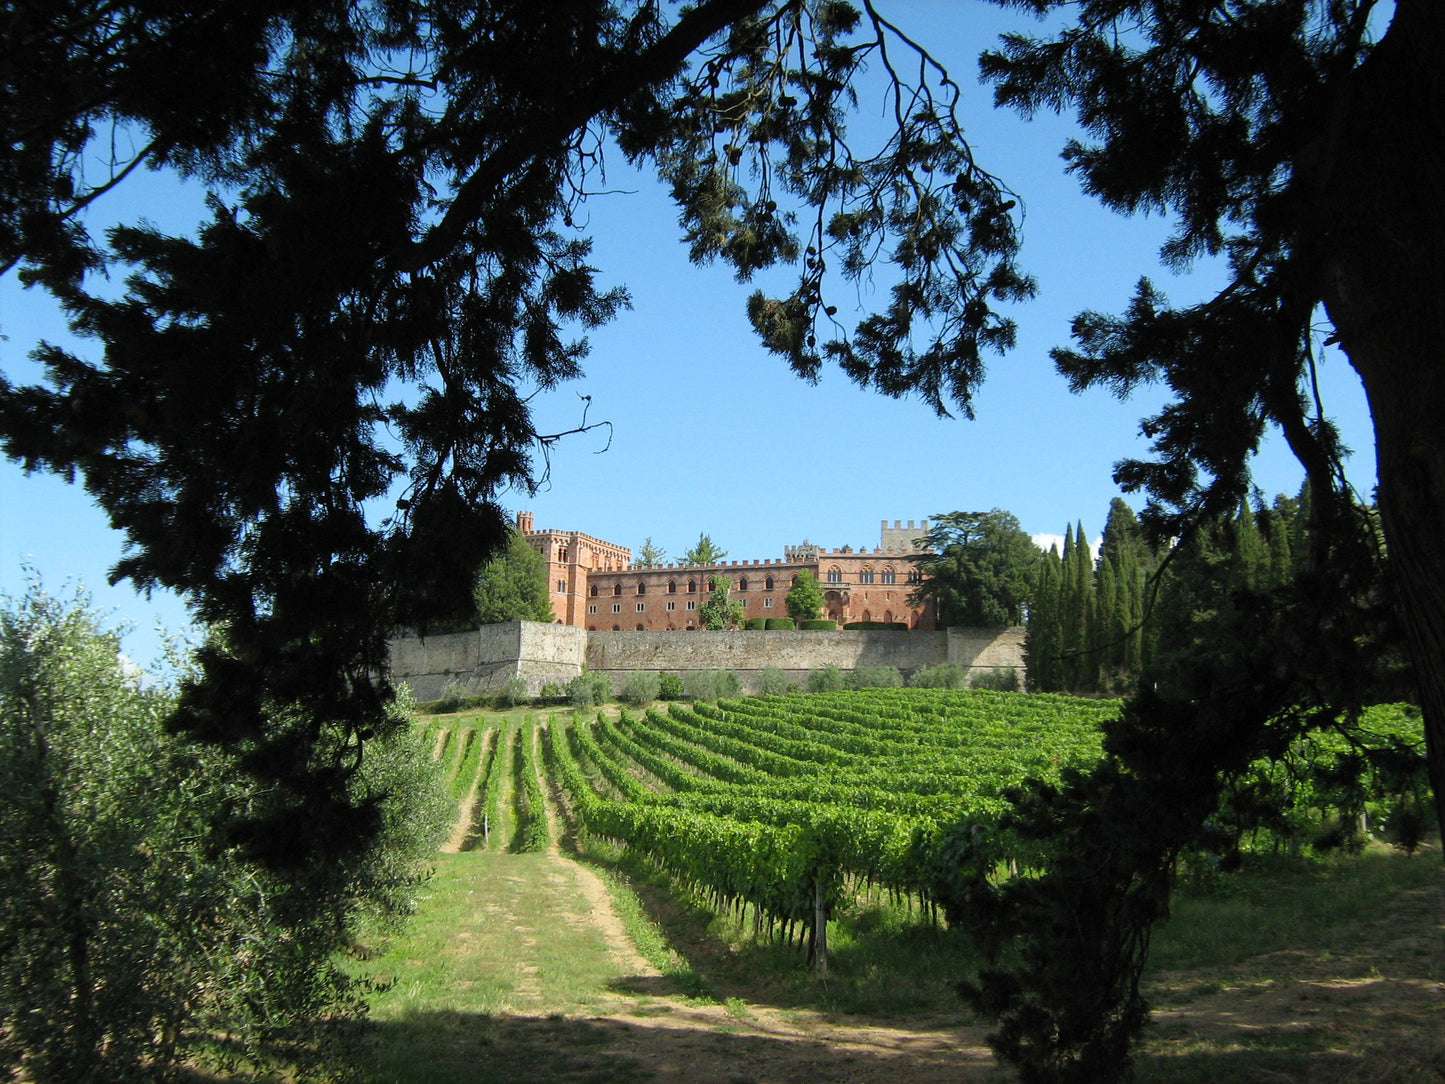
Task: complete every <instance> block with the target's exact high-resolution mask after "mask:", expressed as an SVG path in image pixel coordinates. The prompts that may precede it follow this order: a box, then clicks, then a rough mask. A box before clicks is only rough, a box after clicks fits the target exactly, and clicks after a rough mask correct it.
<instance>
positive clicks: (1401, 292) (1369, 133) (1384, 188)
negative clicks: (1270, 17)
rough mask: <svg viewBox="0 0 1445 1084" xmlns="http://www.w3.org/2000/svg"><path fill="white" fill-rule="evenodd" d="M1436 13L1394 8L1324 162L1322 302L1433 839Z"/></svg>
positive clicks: (1439, 725)
mask: <svg viewBox="0 0 1445 1084" xmlns="http://www.w3.org/2000/svg"><path fill="white" fill-rule="evenodd" d="M1442 57H1445V4H1442V3H1441V2H1440V0H1398V2H1397V5H1396V10H1395V15H1394V18H1393V20H1392V23H1391V25H1390V28H1389V30H1388V31H1387V33H1386V34H1385V37H1384V38H1383V39H1382V40H1381V42H1380V43H1379V45H1378V46H1377V47H1376V49H1375V51H1374V53H1373V54H1372V55H1371V56H1370V58H1369V59H1368V60H1367V61H1366V62H1365V63H1364V64H1363V65H1362V66H1361V67H1360V68H1359V69H1358V71H1357V72H1356V73H1355V76H1354V78H1353V81H1352V84H1353V85H1352V86H1351V88H1350V95H1349V98H1348V99H1347V101H1346V103H1345V106H1344V109H1345V118H1346V119H1345V121H1344V124H1343V126H1342V128H1341V129H1339V130H1338V132H1337V139H1338V142H1337V143H1336V147H1335V153H1334V154H1332V155H1331V156H1330V157H1329V158H1327V159H1326V161H1327V162H1330V165H1328V166H1326V170H1327V173H1326V175H1325V176H1324V177H1322V178H1321V181H1322V191H1323V193H1324V205H1323V208H1322V209H1323V212H1324V213H1323V215H1322V216H1321V218H1322V221H1321V222H1320V223H1319V227H1320V228H1321V230H1322V231H1323V233H1322V238H1321V240H1322V246H1323V249H1324V253H1325V257H1326V258H1325V273H1326V281H1325V283H1324V296H1325V301H1326V305H1327V307H1328V310H1329V314H1330V318H1331V320H1332V322H1333V323H1334V325H1335V329H1336V331H1337V334H1338V336H1339V341H1340V344H1341V346H1342V347H1343V348H1344V350H1345V352H1346V353H1347V354H1348V355H1349V358H1350V361H1351V363H1352V364H1353V365H1354V367H1355V369H1356V370H1357V371H1358V372H1359V374H1360V377H1361V378H1362V380H1363V382H1364V386H1365V391H1366V394H1367V395H1368V396H1369V402H1370V413H1371V415H1372V417H1373V420H1374V426H1375V439H1376V448H1377V454H1378V457H1379V483H1380V487H1379V494H1378V499H1379V506H1380V514H1381V521H1382V523H1383V526H1384V532H1385V542H1386V546H1387V548H1388V561H1389V566H1390V569H1391V575H1392V576H1393V577H1394V580H1395V585H1396V588H1397V591H1398V595H1399V598H1400V599H1401V605H1402V612H1403V619H1404V623H1405V628H1406V634H1407V636H1408V639H1409V647H1410V654H1411V659H1412V661H1413V663H1414V667H1415V672H1416V674H1417V676H1418V681H1419V687H1420V697H1421V706H1422V707H1423V709H1424V717H1425V736H1426V742H1427V747H1428V756H1429V766H1430V783H1431V786H1432V787H1433V788H1434V792H1435V811H1436V815H1437V817H1438V818H1439V821H1440V824H1441V826H1442V828H1445V62H1442V60H1441V58H1442Z"/></svg>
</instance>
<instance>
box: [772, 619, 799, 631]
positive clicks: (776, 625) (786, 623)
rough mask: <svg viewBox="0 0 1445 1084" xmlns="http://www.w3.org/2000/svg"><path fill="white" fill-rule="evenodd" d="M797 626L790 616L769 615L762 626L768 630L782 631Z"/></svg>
mask: <svg viewBox="0 0 1445 1084" xmlns="http://www.w3.org/2000/svg"><path fill="white" fill-rule="evenodd" d="M797 627H798V625H797V622H796V621H794V620H793V618H791V617H770V618H768V619H767V620H766V621H765V622H764V624H763V628H765V629H767V630H768V631H769V632H775V631H777V632H782V631H786V630H789V629H795V628H797Z"/></svg>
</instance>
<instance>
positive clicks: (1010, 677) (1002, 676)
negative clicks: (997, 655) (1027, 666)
mask: <svg viewBox="0 0 1445 1084" xmlns="http://www.w3.org/2000/svg"><path fill="white" fill-rule="evenodd" d="M968 684H969V687H970V688H973V689H992V690H993V691H994V692H997V693H1016V692H1020V691H1022V690H1021V689H1020V688H1019V672H1018V671H1017V670H1016V669H1014V668H1013V667H1012V666H993V667H990V668H989V669H987V670H981V671H978V672H976V673H974V674H971V675H970V676H969V681H968Z"/></svg>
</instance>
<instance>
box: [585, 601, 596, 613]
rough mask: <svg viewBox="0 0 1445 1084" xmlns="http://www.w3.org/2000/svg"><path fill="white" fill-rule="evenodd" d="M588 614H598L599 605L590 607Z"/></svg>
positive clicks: (594, 604)
mask: <svg viewBox="0 0 1445 1084" xmlns="http://www.w3.org/2000/svg"><path fill="white" fill-rule="evenodd" d="M587 612H588V613H590V614H595V613H596V612H597V604H596V603H595V602H594V603H593V604H592V605H590V606H588V607H587Z"/></svg>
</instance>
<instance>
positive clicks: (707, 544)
mask: <svg viewBox="0 0 1445 1084" xmlns="http://www.w3.org/2000/svg"><path fill="white" fill-rule="evenodd" d="M727 555H728V551H727V550H725V549H720V548H719V547H718V545H717V543H715V542H714V541H713V540H712V535H710V534H708V533H707V532H706V531H703V532H701V533H700V534H699V535H698V536H697V544H696V545H693V546H690V547H688V550H687V552H686V553H684V554H683V555H682V559H683V562H684V563H685V564H689V565H715V564H718V563H719V562H720V561H722V559H723V558H724V557H726V556H727Z"/></svg>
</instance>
